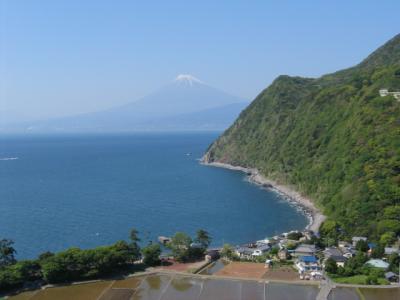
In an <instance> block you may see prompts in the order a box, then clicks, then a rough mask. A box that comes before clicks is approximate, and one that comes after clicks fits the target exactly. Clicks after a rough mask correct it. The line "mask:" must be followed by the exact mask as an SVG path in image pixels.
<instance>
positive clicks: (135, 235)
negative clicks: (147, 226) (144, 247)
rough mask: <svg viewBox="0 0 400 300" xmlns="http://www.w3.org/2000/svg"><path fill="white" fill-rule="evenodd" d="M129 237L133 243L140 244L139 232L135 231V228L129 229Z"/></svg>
mask: <svg viewBox="0 0 400 300" xmlns="http://www.w3.org/2000/svg"><path fill="white" fill-rule="evenodd" d="M129 237H130V239H131V241H132V242H133V243H137V242H140V238H139V231H137V230H136V229H135V228H132V229H131V232H130V235H129Z"/></svg>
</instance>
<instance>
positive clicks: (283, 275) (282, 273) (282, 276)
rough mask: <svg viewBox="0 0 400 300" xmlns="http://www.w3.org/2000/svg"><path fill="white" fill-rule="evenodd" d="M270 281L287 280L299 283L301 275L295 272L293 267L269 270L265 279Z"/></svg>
mask: <svg viewBox="0 0 400 300" xmlns="http://www.w3.org/2000/svg"><path fill="white" fill-rule="evenodd" d="M263 278H265V279H268V280H287V281H292V280H293V281H297V280H300V279H299V274H298V273H297V272H296V271H295V270H293V269H292V268H291V267H279V268H270V269H267V272H266V273H265V275H264V277H263Z"/></svg>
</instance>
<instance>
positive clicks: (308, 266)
mask: <svg viewBox="0 0 400 300" xmlns="http://www.w3.org/2000/svg"><path fill="white" fill-rule="evenodd" d="M295 266H296V268H297V269H298V270H299V273H304V272H311V271H320V270H321V266H320V265H319V263H318V259H317V258H316V257H315V256H314V255H309V256H299V257H298V259H297V261H296V263H295Z"/></svg>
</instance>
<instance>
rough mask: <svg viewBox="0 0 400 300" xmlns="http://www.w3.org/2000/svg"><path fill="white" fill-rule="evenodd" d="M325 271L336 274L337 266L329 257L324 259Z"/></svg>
mask: <svg viewBox="0 0 400 300" xmlns="http://www.w3.org/2000/svg"><path fill="white" fill-rule="evenodd" d="M325 271H326V272H328V273H331V274H336V273H337V272H338V266H337V264H336V262H335V261H334V260H333V259H332V258H331V257H329V258H328V259H327V260H326V261H325Z"/></svg>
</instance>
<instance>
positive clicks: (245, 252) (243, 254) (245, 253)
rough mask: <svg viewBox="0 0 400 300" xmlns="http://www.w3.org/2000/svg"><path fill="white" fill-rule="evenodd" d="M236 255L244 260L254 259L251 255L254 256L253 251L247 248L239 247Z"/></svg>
mask: <svg viewBox="0 0 400 300" xmlns="http://www.w3.org/2000/svg"><path fill="white" fill-rule="evenodd" d="M235 253H236V255H237V256H239V257H240V258H242V259H251V258H252V257H251V255H252V254H253V249H251V248H249V247H245V246H242V247H237V248H236V249H235Z"/></svg>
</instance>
